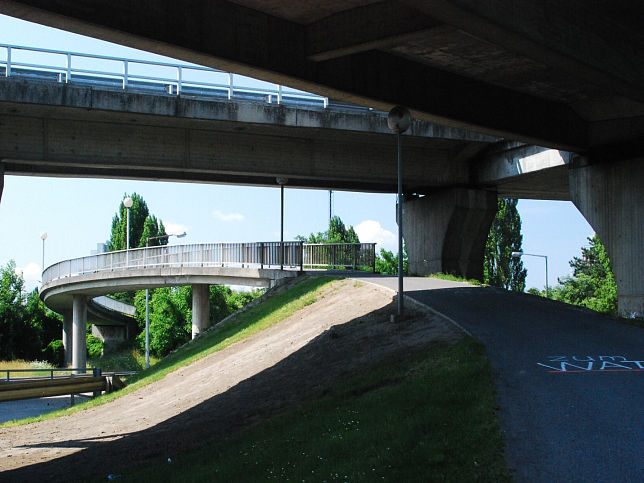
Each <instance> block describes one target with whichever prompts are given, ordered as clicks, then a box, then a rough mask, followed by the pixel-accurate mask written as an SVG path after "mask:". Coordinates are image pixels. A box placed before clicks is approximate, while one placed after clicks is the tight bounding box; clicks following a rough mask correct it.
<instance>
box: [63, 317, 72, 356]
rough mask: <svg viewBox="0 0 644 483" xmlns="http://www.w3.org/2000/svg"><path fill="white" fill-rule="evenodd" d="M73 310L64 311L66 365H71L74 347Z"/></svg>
mask: <svg viewBox="0 0 644 483" xmlns="http://www.w3.org/2000/svg"><path fill="white" fill-rule="evenodd" d="M73 326H74V322H73V312H72V311H71V310H70V311H65V312H64V313H63V347H64V348H65V366H70V365H71V363H72V347H74V345H73V339H72V337H73V336H72V333H73Z"/></svg>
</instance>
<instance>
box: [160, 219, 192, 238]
mask: <svg viewBox="0 0 644 483" xmlns="http://www.w3.org/2000/svg"><path fill="white" fill-rule="evenodd" d="M163 226H164V227H165V232H166V233H169V234H171V235H179V234H181V233H183V232H186V233H188V227H187V226H186V225H182V224H181V223H172V222H171V221H164V222H163Z"/></svg>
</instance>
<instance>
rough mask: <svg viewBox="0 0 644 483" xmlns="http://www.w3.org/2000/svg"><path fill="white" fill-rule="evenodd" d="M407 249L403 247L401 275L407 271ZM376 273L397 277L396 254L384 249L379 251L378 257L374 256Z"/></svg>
mask: <svg viewBox="0 0 644 483" xmlns="http://www.w3.org/2000/svg"><path fill="white" fill-rule="evenodd" d="M407 267H408V261H407V249H406V248H405V245H403V274H405V275H406V274H407V272H408V270H407ZM376 273H382V274H384V275H398V254H397V253H396V254H395V255H394V254H393V253H392V252H390V251H389V250H385V249H384V248H381V249H380V255H378V254H376Z"/></svg>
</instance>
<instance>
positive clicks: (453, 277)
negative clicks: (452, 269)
mask: <svg viewBox="0 0 644 483" xmlns="http://www.w3.org/2000/svg"><path fill="white" fill-rule="evenodd" d="M427 277H429V278H439V279H441V280H450V281H452V282H466V283H470V284H472V285H483V284H482V283H481V281H480V280H476V279H475V278H470V279H467V278H463V277H457V276H456V275H451V274H449V273H430V274H429V275H427Z"/></svg>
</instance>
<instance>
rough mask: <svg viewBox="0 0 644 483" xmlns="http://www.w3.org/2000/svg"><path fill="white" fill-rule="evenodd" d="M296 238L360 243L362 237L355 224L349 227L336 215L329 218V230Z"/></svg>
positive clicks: (307, 241)
mask: <svg viewBox="0 0 644 483" xmlns="http://www.w3.org/2000/svg"><path fill="white" fill-rule="evenodd" d="M295 238H296V239H297V240H300V241H303V242H306V243H360V238H358V234H357V233H356V232H355V230H354V229H353V226H349V228H348V229H347V228H346V227H345V226H344V223H343V222H342V220H341V219H340V217H339V216H334V217H332V218H331V219H330V220H329V229H328V230H327V231H320V232H318V233H317V235H316V234H314V233H311V234H310V235H309V237H308V238H306V237H304V236H302V235H298V236H296V237H295Z"/></svg>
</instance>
